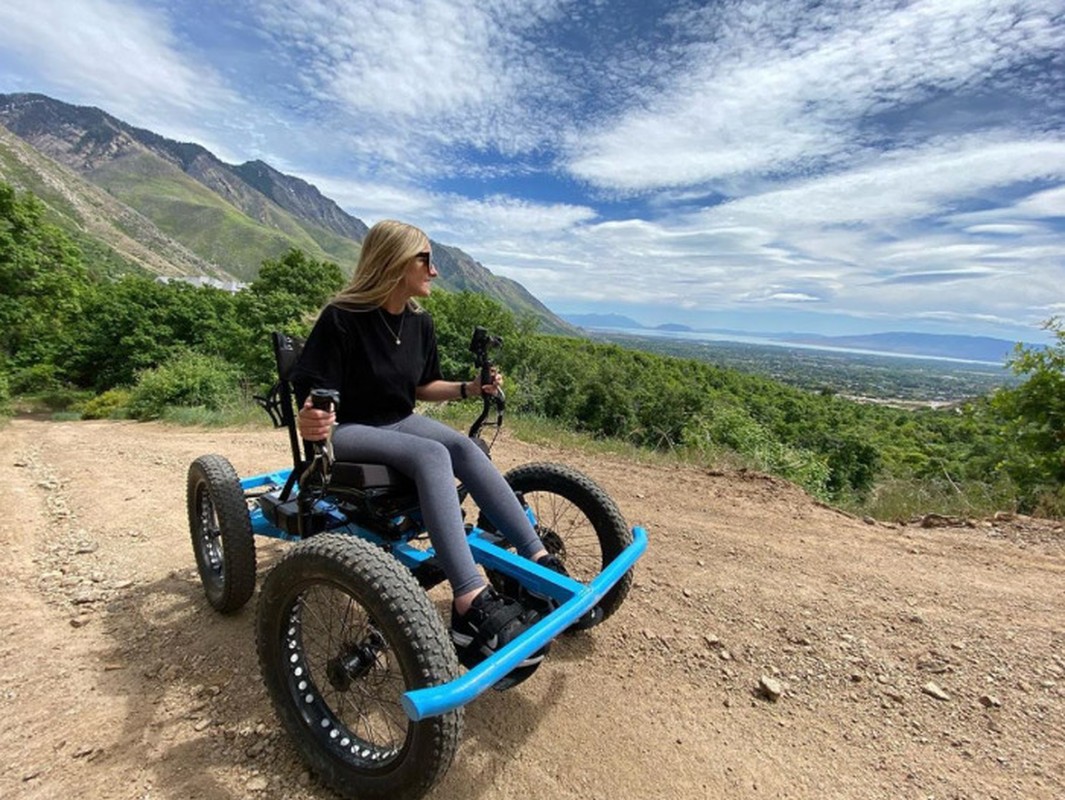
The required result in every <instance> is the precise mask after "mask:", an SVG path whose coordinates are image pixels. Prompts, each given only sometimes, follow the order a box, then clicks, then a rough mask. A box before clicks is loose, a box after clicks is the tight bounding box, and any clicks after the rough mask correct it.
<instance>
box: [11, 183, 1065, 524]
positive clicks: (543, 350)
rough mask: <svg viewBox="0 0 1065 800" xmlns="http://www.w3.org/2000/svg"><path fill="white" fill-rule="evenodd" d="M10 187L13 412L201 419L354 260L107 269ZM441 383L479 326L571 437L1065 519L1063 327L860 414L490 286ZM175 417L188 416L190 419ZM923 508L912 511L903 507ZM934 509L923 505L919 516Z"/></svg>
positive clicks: (309, 315)
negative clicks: (996, 366) (548, 323)
mask: <svg viewBox="0 0 1065 800" xmlns="http://www.w3.org/2000/svg"><path fill="white" fill-rule="evenodd" d="M42 211H43V207H42V206H41V204H40V203H39V202H38V201H37V200H35V199H34V198H33V197H32V196H28V195H18V194H17V193H15V192H14V191H12V190H11V189H10V187H7V186H4V185H2V184H0V286H3V294H0V409H2V408H4V407H5V405H6V404H7V403H8V400H9V398H10V397H22V396H36V397H38V398H40V397H45V398H49V402H50V404H51V405H52V407H53V408H57V409H58V408H62V409H67V408H69V409H72V410H74V411H80V412H81V414H82V415H83V416H86V417H96V418H101V417H122V416H130V417H133V418H136V419H153V418H159V417H164V418H170V419H173V418H175V415H180V416H181V417H182V418H189V419H197V420H202V419H203V418H204V416H203V415H213V414H217V413H218V412H220V411H224V410H225V409H227V408H231V407H234V406H241V405H243V406H244V407H246V406H247V404H248V401H249V398H250V397H251V395H252V394H254V393H256V392H258V391H261V390H262V389H264V388H265V387H267V386H268V385H269V384H270V383H271V382H272V380H273V371H274V368H273V355H272V353H271V351H270V344H269V333H270V331H273V330H284V331H286V332H288V333H291V334H294V335H297V336H305V335H306V334H307V332H308V331H309V328H310V325H311V323H312V322H313V319H314V317H315V315H316V313H317V311H318V310H319V309H320V308H321V306H322V304H323V303H324V302H325V301H326V300H327V299H328V298H329V297H330V296H332V295H333V294H334V293H335V292H336V291H338V290H339V288H340V287H341V284H342V281H343V278H342V274H341V271H340V269H339V267H338V266H337V265H336V264H332V263H329V262H322V261H317V260H315V259H313V258H310V257H308V256H306V255H305V254H304V253H302V252H300V251H297V250H291V251H289V252H287V253H286V254H284V255H283V256H282V257H281V258H279V259H276V260H270V261H266V262H265V263H264V264H263V265H262V268H261V270H260V273H259V277H258V278H257V279H256V280H255V281H254V282H253V283H252V284H251V285H250V286H249V287H248V288H246V289H245V290H243V291H241V292H238V293H236V294H231V293H229V292H225V291H221V290H217V289H213V288H208V287H200V288H197V287H193V286H190V285H187V284H184V283H180V282H172V283H169V284H163V283H158V282H155V281H152V280H150V279H148V278H145V277H142V276H136V275H127V276H124V277H121V278H117V279H115V278H113V277H109V275H108V272H107V271H98V270H95V269H94V268H93V267H92V265H88V264H86V263H85V262H84V259H83V257H82V255H81V254H80V252H79V250H78V248H77V247H75V246H74V245H73V244H72V243H71V241H70V240H69V239H68V238H67V237H66V236H65V235H64V234H63V233H62V232H61V231H59V230H58V229H56V228H54V227H52V226H49V225H48V224H46V223H45V222H44V221H43V214H42ZM425 305H426V307H427V308H428V310H429V311H430V312H431V313H432V314H433V318H434V320H435V323H436V328H437V333H438V338H439V342H440V349H441V362H442V366H443V369H444V372H445V374H448V375H450V376H454V377H456V378H458V377H468V376H470V375H472V365H471V357H470V354H469V351H468V345H469V340H470V335H471V333H472V331H473V328H474V326H475V325H482V326H485V327H487V328H488V329H489V330H491V331H492V332H493V333H495V334H497V335H499V336H501V337H502V338H503V340H504V342H505V346H504V347H503V348H502V349H501V350H500V351H498V352H497V353H496V356H497V360H498V361H499V363H500V365H501V366H502V367H503V369H504V371H505V372H506V373H507V393H508V400H509V403H508V408H509V410H510V411H511V412H513V413H514V414H516V415H517V416H518V418H519V419H526V420H531V421H535V420H542V421H545V422H546V423H550V424H553V425H556V426H561V428H562V429H564V430H568V431H573V432H574V433H577V434H581V435H585V436H592V437H600V438H604V439H607V438H609V439H612V440H617V441H621V442H624V443H626V444H627V445H629V446H634V447H638V448H642V449H644V450H645V451H648V452H651V451H658V452H673V453H677V454H681V455H682V456H683V457H685V458H688V459H696V460H699V461H701V462H703V463H717V462H721V461H727V462H729V463H732V464H739V465H744V466H749V467H752V468H756V469H760V470H765V471H769V472H773V473H775V474H779V475H782V476H784V477H787V478H789V479H791V480H793V481H795V482H797V483H799V484H800V485H802V486H804V487H805V488H806V489H807V490H809V491H810V492H811V493H813V494H814V495H816V496H818V497H820V498H823V499H825V500H829V501H832V502H835V503H839V504H842V505H844V506H847V507H849V508H851V509H853V510H856V511H865V512H868V513H875V514H878V515H880V516H901V515H905V514H907V513H912V512H913V511H914V510H915V509H918V508H919V509H920V510H923V511H933V510H934V511H941V512H944V513H981V512H985V511H988V510H992V509H998V508H1003V507H1007V506H1008V507H1012V508H1015V509H1020V510H1036V511H1042V512H1047V513H1053V514H1061V513H1062V512H1063V510H1065V490H1063V488H1062V487H1063V486H1065V433H1063V431H1065V331H1063V329H1062V326H1061V324H1060V321H1058V320H1051V321H1050V322H1049V323H1048V325H1049V326H1050V328H1051V329H1052V330H1053V331H1054V333H1055V334H1056V336H1057V338H1058V342H1057V345H1056V346H1054V347H1051V348H1049V349H1047V350H1037V351H1028V350H1025V349H1023V348H1021V349H1019V350H1018V351H1017V352H1016V354H1015V356H1014V358H1013V360H1012V362H1011V366H1012V368H1013V370H1014V371H1015V372H1016V373H1017V375H1018V376H1019V377H1020V378H1022V379H1023V380H1022V381H1021V382H1020V383H1019V384H1018V385H1017V386H1015V387H1010V388H1004V389H1001V390H999V391H998V392H996V393H995V394H994V395H993V396H991V397H988V398H983V399H978V400H975V401H973V402H970V403H968V404H967V405H966V406H965V407H963V408H956V409H951V410H940V411H936V410H931V409H928V410H921V411H909V410H902V409H896V408H889V407H885V406H873V405H861V404H858V403H855V402H851V401H849V400H846V399H843V398H841V397H838V396H835V395H834V394H832V393H830V392H815V391H808V390H805V389H802V388H798V387H791V386H787V385H784V384H782V383H779V382H776V381H773V380H770V379H768V378H764V377H759V376H756V375H751V374H746V373H743V372H739V371H736V370H730V369H723V368H720V367H716V366H714V365H712V364H708V363H705V362H702V361H698V360H694V359H689V358H677V357H669V356H664V355H656V354H652V353H648V352H644V351H639V350H633V349H630V348H625V347H622V346H620V345H617V344H608V343H597V342H592V341H589V340H586V339H578V338H567V337H559V336H548V335H543V334H538V333H536V332H535V323H534V322H533V321H532V320H530V319H518V318H515V316H514V315H513V314H511V313H510V312H508V311H507V310H506V309H505V308H503V307H502V306H500V305H499V304H497V303H495V302H494V301H492V300H490V299H488V298H486V297H484V296H483V295H477V294H470V293H460V294H452V293H446V292H435V293H434V294H433V296H432V297H430V298H428V299H427V300H426V302H425ZM174 409H185V410H184V411H181V412H176V411H175V410H174ZM907 498H909V499H910V502H907ZM919 504H920V505H919Z"/></svg>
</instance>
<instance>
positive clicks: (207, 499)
mask: <svg viewBox="0 0 1065 800" xmlns="http://www.w3.org/2000/svg"><path fill="white" fill-rule="evenodd" d="M196 501H197V502H196V505H197V508H198V509H199V515H198V516H199V521H200V525H199V535H198V536H197V537H196V542H197V545H198V547H199V550H200V557H201V563H202V564H203V570H204V573H203V575H204V578H206V579H207V580H209V581H211V583H212V584H214V585H216V586H217V585H219V584H220V583H221V582H222V580H223V577H224V571H225V566H226V553H225V548H224V547H223V545H222V529H221V526H220V525H219V523H218V514H217V513H215V509H214V503H212V502H211V494H210V492H208V491H207V487H206V485H204V484H201V485H200V486H199V487H198V488H197V490H196Z"/></svg>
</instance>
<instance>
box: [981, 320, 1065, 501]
mask: <svg viewBox="0 0 1065 800" xmlns="http://www.w3.org/2000/svg"><path fill="white" fill-rule="evenodd" d="M1043 327H1044V328H1045V329H1047V330H1049V331H1051V332H1052V333H1053V334H1054V336H1055V338H1056V342H1055V343H1054V344H1052V345H1050V346H1049V347H1046V348H1034V347H1025V346H1024V345H1017V349H1016V350H1015V351H1014V355H1013V357H1012V358H1011V359H1010V362H1009V365H1010V368H1011V369H1012V370H1013V372H1014V373H1015V374H1017V375H1024V376H1027V379H1026V380H1025V381H1024V382H1023V383H1022V384H1020V385H1019V386H1017V387H1015V388H1013V389H1001V390H999V391H998V392H997V393H996V394H995V395H994V397H993V398H992V406H993V407H994V408H995V410H997V411H998V413H999V414H1000V415H1001V418H1002V421H1003V429H1002V432H1003V436H1004V450H1005V453H1006V455H1005V458H1004V459H1003V462H1002V464H1001V467H1002V469H1004V470H1005V471H1006V472H1007V473H1008V474H1009V475H1010V477H1012V478H1013V479H1014V480H1015V481H1016V482H1017V484H1018V486H1019V487H1020V489H1021V491H1022V494H1023V496H1022V500H1023V503H1022V505H1023V507H1025V508H1026V509H1028V510H1031V509H1032V508H1034V507H1035V506H1037V505H1039V504H1040V503H1043V504H1044V505H1047V504H1049V505H1051V506H1054V507H1056V512H1057V513H1062V511H1065V320H1063V319H1062V318H1061V317H1053V318H1051V319H1050V320H1048V321H1047V322H1046V323H1045V324H1044V326H1043Z"/></svg>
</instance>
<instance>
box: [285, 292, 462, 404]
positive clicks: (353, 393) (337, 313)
mask: <svg viewBox="0 0 1065 800" xmlns="http://www.w3.org/2000/svg"><path fill="white" fill-rule="evenodd" d="M397 338H398V339H399V344H396V339H397ZM440 378H441V374H440V358H439V355H438V353H437V349H436V332H435V330H434V328H433V318H432V317H430V316H429V314H428V313H427V312H422V313H414V312H413V311H410V310H409V309H404V310H403V313H402V314H389V313H388V312H387V311H385V310H384V309H383V308H377V307H374V308H369V309H365V310H358V311H352V310H348V309H343V308H338V307H337V306H334V305H329V306H326V307H325V309H324V310H323V311H322V313H321V315H320V316H319V317H318V321H317V322H316V323H315V324H314V328H313V329H311V334H310V336H308V337H307V343H306V344H305V345H304V347H303V353H302V354H301V355H300V358H299V361H298V362H297V364H296V367H295V369H294V370H293V373H292V376H291V380H292V384H293V387H294V388H295V390H296V397H297V399H298V401H299V403H300V405H302V404H303V401H304V399H306V397H307V395H308V394H310V392H311V389H334V390H336V391H338V392H340V406H339V408H338V409H337V422H338V423H344V422H360V423H362V424H364V425H388V424H390V423H393V422H398V421H399V420H401V419H403V418H404V417H407V416H409V415H410V414H411V413H413V411H414V390H415V389H416V388H417V387H418V386H423V385H425V384H427V383H431V382H432V381H435V380H439V379H440Z"/></svg>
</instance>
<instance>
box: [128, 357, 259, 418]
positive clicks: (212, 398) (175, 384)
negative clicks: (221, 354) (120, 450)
mask: <svg viewBox="0 0 1065 800" xmlns="http://www.w3.org/2000/svg"><path fill="white" fill-rule="evenodd" d="M240 396H241V393H240V390H239V389H238V374H237V370H236V368H235V367H234V366H233V365H232V364H230V363H229V362H227V361H225V360H224V359H221V358H218V357H217V356H205V355H200V354H199V353H192V352H186V353H183V354H181V355H179V356H177V357H176V358H173V359H171V360H169V361H167V362H166V363H164V364H162V365H160V366H158V367H155V368H154V369H149V370H146V371H144V372H142V373H140V375H139V376H138V379H137V383H136V385H135V386H134V387H133V392H132V394H131V396H130V400H129V415H130V416H131V417H133V418H134V419H141V420H145V419H158V418H159V417H161V416H163V413H164V412H165V411H166V408H167V406H185V407H192V408H195V407H203V408H206V409H208V410H211V411H218V410H221V409H222V408H225V407H226V406H227V405H230V404H232V403H233V402H234V401H235V400H236V399H238V398H239V397H240Z"/></svg>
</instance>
